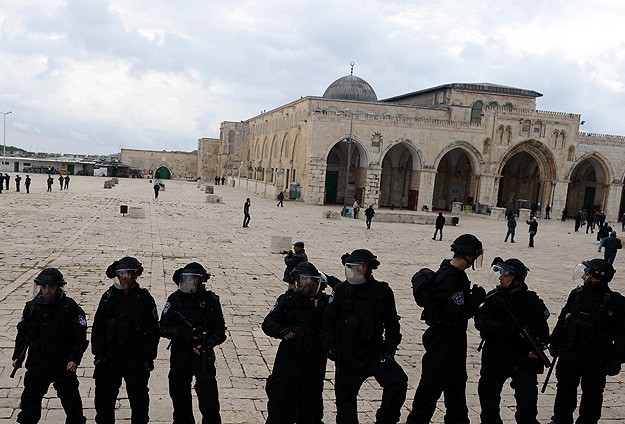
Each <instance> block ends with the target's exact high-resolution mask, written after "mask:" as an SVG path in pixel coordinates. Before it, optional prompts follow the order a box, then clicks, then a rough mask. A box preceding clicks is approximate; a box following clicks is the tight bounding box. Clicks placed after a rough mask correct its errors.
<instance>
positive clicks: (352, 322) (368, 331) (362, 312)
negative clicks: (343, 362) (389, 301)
mask: <svg viewBox="0 0 625 424" xmlns="http://www.w3.org/2000/svg"><path fill="white" fill-rule="evenodd" d="M365 284H368V285H369V286H370V287H368V288H367V289H366V290H362V288H356V287H354V286H352V285H351V284H346V288H345V292H344V298H343V300H342V302H341V311H340V323H341V334H340V336H341V337H345V338H346V340H349V341H351V342H355V343H357V344H368V343H372V342H377V341H380V340H381V338H382V334H383V332H384V325H383V322H382V317H381V314H382V307H383V301H384V296H383V294H382V290H381V288H380V286H379V283H378V282H377V281H368V282H367V283H365Z"/></svg>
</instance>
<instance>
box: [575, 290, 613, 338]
mask: <svg viewBox="0 0 625 424" xmlns="http://www.w3.org/2000/svg"><path fill="white" fill-rule="evenodd" d="M584 294H585V293H584V290H583V289H580V290H579V291H578V292H577V294H576V295H575V301H574V302H573V305H572V306H571V309H570V311H569V312H568V314H567V317H566V319H567V341H566V343H567V344H569V345H573V344H581V345H589V346H590V345H591V344H597V343H598V344H602V343H606V342H608V339H607V337H608V335H607V334H606V332H605V331H604V330H605V325H602V324H605V323H604V321H605V319H606V314H609V315H611V312H610V311H606V307H607V306H608V303H609V302H610V299H612V297H613V295H614V292H612V291H611V290H609V291H608V292H607V293H606V294H605V295H604V296H603V299H602V300H601V303H600V305H599V308H598V309H597V311H596V313H594V314H590V313H588V312H585V311H582V310H581V309H582V302H583V300H584Z"/></svg>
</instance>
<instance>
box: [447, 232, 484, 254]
mask: <svg viewBox="0 0 625 424" xmlns="http://www.w3.org/2000/svg"><path fill="white" fill-rule="evenodd" d="M451 251H452V252H454V253H457V254H460V255H462V254H465V255H471V256H473V257H474V258H477V257H478V256H480V255H482V254H483V253H484V249H483V247H482V242H481V241H480V240H479V239H478V238H477V237H475V236H474V235H473V234H463V235H461V236H459V237H458V238H457V239H455V240H454V242H453V243H452V244H451Z"/></svg>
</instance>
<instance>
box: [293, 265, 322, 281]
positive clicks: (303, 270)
mask: <svg viewBox="0 0 625 424" xmlns="http://www.w3.org/2000/svg"><path fill="white" fill-rule="evenodd" d="M299 275H310V276H311V277H321V274H320V273H319V271H318V270H317V268H315V266H314V265H313V264H311V263H310V262H306V261H303V262H300V263H298V264H297V265H296V266H295V268H293V271H291V278H292V279H293V281H296V280H297V277H298V276H299Z"/></svg>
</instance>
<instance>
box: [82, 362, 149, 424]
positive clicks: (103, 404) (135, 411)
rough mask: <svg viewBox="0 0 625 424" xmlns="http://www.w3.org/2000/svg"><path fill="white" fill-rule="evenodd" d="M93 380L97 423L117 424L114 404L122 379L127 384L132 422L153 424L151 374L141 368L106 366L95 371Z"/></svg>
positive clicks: (100, 366)
mask: <svg viewBox="0 0 625 424" xmlns="http://www.w3.org/2000/svg"><path fill="white" fill-rule="evenodd" d="M93 378H94V379H95V413H96V415H95V422H96V423H97V424H114V423H115V401H116V400H117V395H118V394H119V388H120V387H121V384H122V378H123V379H124V382H125V383H126V392H127V393H128V402H129V403H130V409H131V415H130V422H131V423H132V424H147V423H148V422H150V417H149V409H150V396H149V394H148V392H149V389H148V380H149V379H150V373H149V372H146V371H143V370H142V369H141V367H140V366H127V365H126V366H113V365H111V364H107V363H104V364H102V365H98V366H97V367H96V369H95V372H94V375H93Z"/></svg>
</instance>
